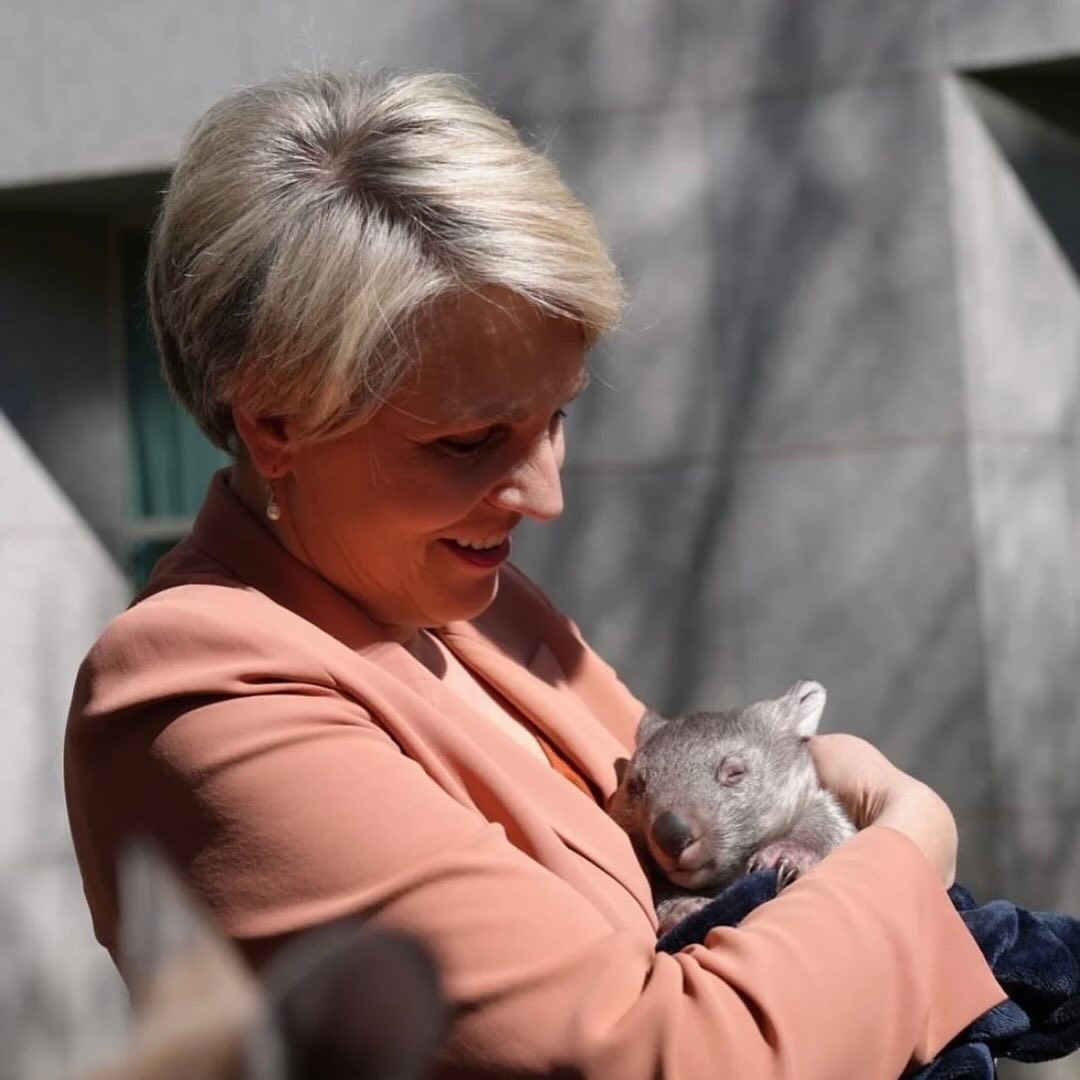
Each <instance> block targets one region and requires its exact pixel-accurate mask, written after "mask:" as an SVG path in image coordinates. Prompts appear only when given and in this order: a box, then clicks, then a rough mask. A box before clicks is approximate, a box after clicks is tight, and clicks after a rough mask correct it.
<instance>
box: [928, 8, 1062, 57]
mask: <svg viewBox="0 0 1080 1080" xmlns="http://www.w3.org/2000/svg"><path fill="white" fill-rule="evenodd" d="M939 3H940V7H941V16H942V20H943V22H942V32H943V34H944V38H945V42H946V49H945V55H946V58H947V61H948V62H949V63H950V64H951V65H952V66H953V67H956V68H960V69H964V68H975V67H986V66H989V65H998V64H1015V63H1023V62H1027V61H1031V60H1039V59H1046V58H1050V57H1059V56H1068V55H1074V54H1075V53H1076V52H1077V51H1078V50H1080V5H1078V4H1077V3H1076V0H1024V3H1016V2H1015V0H939Z"/></svg>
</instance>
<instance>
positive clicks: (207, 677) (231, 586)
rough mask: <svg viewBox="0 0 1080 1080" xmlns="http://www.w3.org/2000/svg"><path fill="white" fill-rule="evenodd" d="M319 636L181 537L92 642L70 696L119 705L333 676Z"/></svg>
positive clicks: (325, 681)
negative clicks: (273, 680) (275, 680)
mask: <svg viewBox="0 0 1080 1080" xmlns="http://www.w3.org/2000/svg"><path fill="white" fill-rule="evenodd" d="M325 636H326V635H324V634H322V633H321V632H320V631H319V630H318V628H317V627H314V626H312V625H311V624H310V623H308V622H306V621H305V620H304V619H302V618H300V617H299V616H298V615H296V614H294V613H293V612H291V611H289V610H288V609H287V608H286V607H284V606H282V605H281V604H279V603H277V602H275V601H274V600H272V599H271V598H270V597H268V596H267V595H265V594H264V593H262V592H260V591H258V590H257V589H254V588H252V587H250V586H248V585H246V584H244V583H243V582H241V581H239V580H238V579H236V578H235V577H233V576H232V575H230V574H229V573H228V572H227V571H226V570H225V569H224V568H222V567H220V566H218V565H217V564H215V563H213V562H212V561H211V560H210V559H209V558H206V557H204V556H200V554H199V553H198V551H197V550H196V549H193V548H192V547H191V546H190V545H189V544H188V543H187V542H184V543H182V544H181V545H180V546H179V547H178V548H177V549H176V550H175V552H174V553H170V555H168V556H166V558H165V560H164V561H163V563H162V564H160V565H159V567H158V568H157V569H156V570H155V572H154V574H153V575H152V577H151V580H150V583H149V585H148V587H147V588H146V589H145V590H144V591H143V592H142V593H140V594H139V595H138V596H137V597H136V598H135V599H134V600H133V601H132V603H131V605H130V606H129V607H128V608H127V610H125V611H123V612H122V613H121V614H119V615H118V616H117V617H116V618H114V619H113V620H112V622H110V623H109V625H108V626H107V627H106V628H105V630H104V631H103V632H102V634H101V636H100V637H99V638H98V640H97V641H96V643H95V644H94V645H93V647H92V648H91V649H90V651H89V653H88V654H87V657H86V659H85V660H84V662H83V665H82V668H81V670H80V675H79V680H78V684H77V688H76V698H78V697H79V696H80V694H82V695H83V696H84V697H86V698H91V697H92V698H94V699H95V700H96V701H97V703H98V704H99V705H101V706H104V705H105V703H106V700H107V701H108V707H109V708H118V707H123V705H125V704H127V705H134V704H137V703H138V702H139V701H146V700H149V699H161V698H163V697H167V696H178V695H181V694H183V695H191V694H221V693H229V692H230V691H231V690H238V689H241V688H242V687H243V685H245V684H247V683H250V682H251V681H253V680H259V679H265V678H271V677H273V678H279V679H285V678H288V679H293V680H296V681H302V682H308V683H312V682H313V683H321V684H326V685H330V684H332V682H333V680H332V679H331V678H330V676H329V675H328V674H327V672H326V668H325V665H324V664H323V663H322V661H321V659H320V652H321V651H325V644H324V643H323V642H322V639H323V638H325ZM121 699H123V700H121Z"/></svg>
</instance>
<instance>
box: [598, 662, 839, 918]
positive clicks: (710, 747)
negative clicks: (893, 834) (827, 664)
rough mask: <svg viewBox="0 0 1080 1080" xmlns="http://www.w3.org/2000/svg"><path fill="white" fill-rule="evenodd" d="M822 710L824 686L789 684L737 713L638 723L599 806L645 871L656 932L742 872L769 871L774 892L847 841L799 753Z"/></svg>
mask: <svg viewBox="0 0 1080 1080" xmlns="http://www.w3.org/2000/svg"><path fill="white" fill-rule="evenodd" d="M824 708H825V688H824V687H823V686H821V685H820V684H819V683H816V682H797V683H796V684H795V685H794V686H793V687H791V689H789V690H788V691H787V692H786V693H785V694H783V695H782V696H781V697H779V698H776V699H774V700H769V701H758V702H755V703H754V704H753V705H747V706H746V707H745V708H742V709H734V710H731V711H729V712H696V713H688V714H686V715H685V716H676V717H673V718H671V719H666V718H665V717H663V716H659V715H657V714H656V713H653V712H649V713H646V714H645V716H644V717H643V718H642V720H641V723H640V725H639V726H638V731H637V746H636V749H635V750H634V756H633V757H632V758H631V759H630V760H629V761H627V760H626V759H625V758H622V759H620V760H619V761H618V762H616V773H617V775H618V779H619V786H618V789H617V790H616V791H615V794H614V795H613V796H612V799H611V802H610V804H609V807H608V810H609V812H610V814H611V816H612V817H613V818H614V819H615V821H617V822H618V823H619V824H620V825H621V826H622V827H623V828H624V829H625V830H626V831H627V833H629V835H630V838H631V840H632V841H633V843H634V846H635V848H636V849H637V851H638V854H639V856H640V857H641V858H642V859H643V861H644V863H645V865H646V866H647V867H648V868H649V870H650V873H651V875H652V878H653V890H654V898H655V900H656V910H657V915H658V917H659V920H660V932H661V933H664V932H665V931H667V930H669V929H670V928H671V927H672V926H674V925H675V923H677V922H678V921H679V920H681V919H683V918H685V917H686V916H687V915H689V914H690V913H691V912H693V911H695V910H697V909H698V908H699V907H702V906H704V904H706V903H707V902H708V901H709V899H710V898H711V897H713V896H715V895H716V894H717V893H718V892H720V890H721V889H722V888H724V886H726V885H728V884H729V883H730V882H731V881H733V880H734V879H735V878H737V877H739V876H740V875H742V874H744V873H747V872H749V871H751V870H763V869H767V868H769V867H776V868H777V870H778V871H779V879H778V887H779V888H783V887H784V886H785V885H787V884H789V883H790V882H791V881H793V880H794V879H795V878H796V877H798V876H799V874H801V873H802V872H803V871H805V870H807V869H809V867H811V866H812V865H813V864H814V863H816V862H817V861H818V860H819V859H821V858H823V857H824V856H825V855H826V854H828V852H830V851H832V849H833V848H835V847H836V846H837V845H838V844H840V843H841V841H843V840H846V839H847V838H848V837H849V836H851V835H853V833H854V832H855V827H854V825H852V823H851V821H850V819H849V818H848V817H847V815H846V814H845V813H844V811H843V810H842V809H841V807H840V804H839V803H838V802H837V800H836V799H835V798H834V797H833V796H832V795H831V794H830V793H829V792H827V791H825V790H824V789H823V788H822V787H821V785H820V784H819V782H818V777H817V773H816V771H815V769H814V763H813V760H812V758H811V756H810V749H809V747H808V746H807V740H808V739H809V738H810V736H811V735H813V734H814V733H815V732H816V731H817V726H818V721H819V720H820V719H821V714H822V711H823V710H824Z"/></svg>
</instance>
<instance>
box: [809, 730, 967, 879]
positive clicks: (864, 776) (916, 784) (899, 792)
mask: <svg viewBox="0 0 1080 1080" xmlns="http://www.w3.org/2000/svg"><path fill="white" fill-rule="evenodd" d="M810 751H811V753H812V754H813V757H814V764H815V765H816V767H817V770H818V775H819V777H820V778H821V782H822V784H823V785H824V786H825V787H826V788H828V789H829V790H830V791H831V792H833V794H835V795H836V797H837V798H838V799H839V800H840V801H841V803H842V804H843V805H844V807H845V809H846V810H847V811H848V813H849V814H850V815H851V818H852V820H853V821H854V822H855V824H856V825H857V826H858V827H859V828H860V829H862V828H865V827H866V826H867V825H873V824H879V825H888V826H889V827H890V828H893V829H896V830H897V831H898V832H902V833H904V835H905V836H907V837H908V838H909V839H910V840H912V841H913V842H914V843H915V844H916V846H918V847H919V849H920V850H921V851H922V852H923V854H924V855H925V856H926V857H927V859H929V861H930V863H931V864H932V865H933V867H934V868H935V870H936V871H937V872H938V875H939V876H940V877H941V880H942V881H943V883H944V884H945V885H946V886H948V885H951V884H952V883H953V880H954V878H955V874H956V852H957V845H958V837H957V831H956V820H955V818H954V817H953V815H952V811H950V810H949V807H948V806H947V805H946V803H945V801H944V800H943V799H942V798H941V796H940V795H938V794H937V793H936V792H935V791H934V790H933V789H932V788H929V787H927V785H926V784H924V783H922V782H921V781H919V780H916V779H915V778H914V777H912V776H909V775H908V774H907V773H905V772H903V771H902V770H900V769H898V768H897V767H896V766H895V765H893V764H892V762H891V761H889V759H888V758H887V757H885V755H884V754H882V753H881V751H880V750H878V749H876V748H875V747H874V746H872V745H871V744H870V743H868V742H867V741H866V740H865V739H860V738H858V737H857V736H854V735H844V734H836V735H818V736H815V737H814V738H812V739H811V740H810Z"/></svg>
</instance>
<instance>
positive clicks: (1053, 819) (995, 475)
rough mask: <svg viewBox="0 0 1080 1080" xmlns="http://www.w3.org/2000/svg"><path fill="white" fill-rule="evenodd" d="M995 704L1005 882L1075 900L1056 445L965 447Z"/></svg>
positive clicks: (1068, 615) (1075, 638) (1071, 584)
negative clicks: (1004, 822)
mask: <svg viewBox="0 0 1080 1080" xmlns="http://www.w3.org/2000/svg"><path fill="white" fill-rule="evenodd" d="M970 455H971V473H972V495H973V502H974V507H975V520H976V525H977V536H978V545H979V548H978V550H979V597H980V605H981V608H982V614H983V638H984V641H985V652H986V677H987V690H988V693H989V704H990V713H989V716H988V724H987V728H986V732H985V734H986V738H987V741H988V744H989V748H990V752H991V754H992V757H993V763H994V770H995V775H996V777H997V781H996V782H997V785H998V791H999V795H1000V800H1001V804H1002V807H1003V813H1004V814H1005V817H1006V820H1007V822H1008V832H1007V836H1006V837H1005V840H1006V842H1005V843H1004V845H1003V858H1004V868H1005V872H1006V874H1007V876H1008V879H1009V880H1010V881H1015V882H1017V883H1023V888H1024V889H1025V896H1027V895H1029V892H1028V890H1034V889H1037V890H1038V895H1037V896H1035V897H1034V898H1033V900H1032V902H1033V903H1037V904H1040V905H1042V906H1048V905H1049V904H1051V903H1056V904H1062V903H1068V904H1070V905H1071V906H1073V907H1075V908H1077V909H1080V892H1076V891H1073V892H1071V894H1066V892H1067V890H1075V889H1076V888H1077V886H1078V885H1080V845H1078V843H1077V840H1076V831H1075V829H1074V828H1073V827H1072V823H1073V822H1075V821H1076V819H1077V817H1078V816H1080V792H1078V791H1077V787H1076V777H1077V775H1078V773H1080V723H1078V721H1080V690H1078V687H1077V682H1076V672H1077V670H1080V618H1078V614H1080V613H1078V599H1080V592H1078V583H1077V568H1076V551H1075V547H1074V545H1073V532H1072V518H1071V506H1070V492H1069V489H1070V477H1069V471H1070V470H1071V468H1072V462H1071V454H1069V453H1068V452H1067V451H1066V450H1065V449H1063V448H1062V447H1061V446H1055V445H1052V444H1051V445H1045V446H1032V447H1018V446H1014V445H1005V446H993V445H985V444H984V445H980V444H975V445H973V446H972V447H971V451H970Z"/></svg>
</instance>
